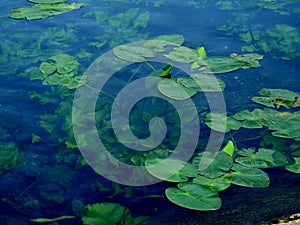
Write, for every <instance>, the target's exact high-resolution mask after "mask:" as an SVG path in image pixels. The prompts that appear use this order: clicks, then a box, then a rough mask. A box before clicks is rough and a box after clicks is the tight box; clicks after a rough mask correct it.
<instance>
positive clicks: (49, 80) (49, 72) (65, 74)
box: [36, 54, 86, 89]
mask: <svg viewBox="0 0 300 225" xmlns="http://www.w3.org/2000/svg"><path fill="white" fill-rule="evenodd" d="M78 66H79V63H78V62H77V61H76V60H75V59H74V58H73V57H72V56H70V55H67V54H58V55H55V56H52V57H50V61H49V62H42V63H41V65H40V72H41V74H40V76H41V80H43V84H44V85H62V86H65V87H67V88H68V89H75V88H78V87H79V86H81V85H83V84H84V83H85V82H86V79H83V77H82V76H79V75H78V74H77V69H78ZM45 75H46V76H45ZM36 79H37V78H36Z"/></svg>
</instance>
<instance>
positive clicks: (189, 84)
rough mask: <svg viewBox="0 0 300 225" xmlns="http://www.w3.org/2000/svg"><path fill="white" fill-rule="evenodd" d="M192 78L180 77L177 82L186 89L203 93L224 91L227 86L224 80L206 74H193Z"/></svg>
mask: <svg viewBox="0 0 300 225" xmlns="http://www.w3.org/2000/svg"><path fill="white" fill-rule="evenodd" d="M191 77H192V78H189V77H180V78H178V79H177V82H178V83H180V84H182V85H183V86H185V87H186V88H189V89H192V90H195V91H202V92H219V91H223V90H224V88H225V84H224V82H223V81H222V80H220V79H218V78H216V77H214V76H211V75H204V74H200V73H199V74H191Z"/></svg>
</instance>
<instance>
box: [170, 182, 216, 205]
mask: <svg viewBox="0 0 300 225" xmlns="http://www.w3.org/2000/svg"><path fill="white" fill-rule="evenodd" d="M166 196H167V198H168V199H169V200H170V201H171V202H173V203H175V204H176V205H179V206H182V207H184V208H188V209H195V210H203V211H206V210H217V209H219V208H220V207H221V199H220V198H219V197H218V193H217V192H215V191H214V190H211V189H209V188H207V187H204V186H202V185H200V184H196V183H179V184H178V188H167V189H166Z"/></svg>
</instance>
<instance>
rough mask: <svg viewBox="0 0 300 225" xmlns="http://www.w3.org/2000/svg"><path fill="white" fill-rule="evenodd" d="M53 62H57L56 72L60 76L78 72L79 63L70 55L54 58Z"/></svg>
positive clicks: (60, 55) (59, 55) (52, 58)
mask: <svg viewBox="0 0 300 225" xmlns="http://www.w3.org/2000/svg"><path fill="white" fill-rule="evenodd" d="M50 59H51V60H54V61H55V63H56V64H55V66H56V70H57V72H58V73H60V74H64V73H70V72H72V71H74V70H77V68H78V66H79V63H78V62H77V61H76V60H75V59H74V58H73V57H72V56H70V55H68V54H58V55H55V56H52V57H51V58H50Z"/></svg>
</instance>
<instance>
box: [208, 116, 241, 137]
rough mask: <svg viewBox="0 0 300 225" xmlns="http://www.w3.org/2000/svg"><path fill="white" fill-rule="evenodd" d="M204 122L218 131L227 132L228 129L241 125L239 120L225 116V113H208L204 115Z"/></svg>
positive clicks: (236, 128) (234, 128) (235, 128)
mask: <svg viewBox="0 0 300 225" xmlns="http://www.w3.org/2000/svg"><path fill="white" fill-rule="evenodd" d="M205 124H206V125H207V126H208V127H209V128H211V129H213V130H215V131H219V132H229V131H230V130H238V129H240V127H241V122H240V121H238V120H236V119H234V118H232V117H227V116H226V115H225V114H220V113H209V114H207V116H206V117H205Z"/></svg>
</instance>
